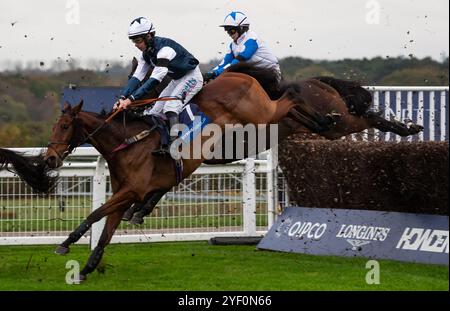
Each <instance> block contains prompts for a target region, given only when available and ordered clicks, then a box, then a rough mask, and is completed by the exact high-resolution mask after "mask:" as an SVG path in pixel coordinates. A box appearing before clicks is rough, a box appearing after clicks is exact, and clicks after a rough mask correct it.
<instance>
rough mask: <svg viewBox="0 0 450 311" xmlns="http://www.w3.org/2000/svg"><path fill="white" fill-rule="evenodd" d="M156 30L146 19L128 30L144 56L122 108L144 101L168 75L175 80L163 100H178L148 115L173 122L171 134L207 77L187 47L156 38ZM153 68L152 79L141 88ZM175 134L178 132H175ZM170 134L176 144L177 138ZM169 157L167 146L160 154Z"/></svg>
mask: <svg viewBox="0 0 450 311" xmlns="http://www.w3.org/2000/svg"><path fill="white" fill-rule="evenodd" d="M155 30H156V29H155V27H154V25H153V23H152V22H151V21H149V20H148V19H147V18H145V17H139V18H136V19H134V20H133V21H132V22H131V24H130V26H129V28H128V38H129V39H130V40H131V41H132V42H133V43H134V45H135V46H136V48H138V49H139V50H140V51H141V52H142V53H139V55H138V56H137V57H136V58H137V60H138V66H137V68H136V71H135V72H134V74H133V76H132V77H131V78H130V79H129V80H128V83H127V85H126V86H125V88H124V89H123V90H122V94H121V96H120V99H119V103H118V107H120V108H123V109H125V108H126V107H127V106H129V105H130V104H131V103H132V102H133V101H135V100H138V99H142V98H144V97H145V96H146V95H147V94H148V93H149V92H150V91H151V90H153V89H154V88H155V87H156V86H157V85H158V84H159V83H160V82H161V81H162V80H163V79H164V77H165V76H166V75H167V76H169V77H170V78H172V81H170V82H169V84H168V85H167V87H166V88H165V89H164V90H163V91H162V92H161V94H160V97H176V98H178V99H175V100H172V101H165V102H156V103H155V105H154V106H153V107H152V108H149V109H147V110H146V111H145V112H144V114H147V115H148V114H149V115H158V116H160V117H161V118H163V119H167V120H168V121H169V130H170V129H172V127H173V126H174V125H176V124H178V115H179V114H180V112H181V110H182V108H183V103H184V102H185V103H187V102H189V101H190V100H191V99H192V97H194V95H195V94H197V93H198V92H199V91H200V89H201V88H202V86H203V77H202V74H201V71H200V68H199V66H198V64H199V61H198V60H197V59H196V58H195V57H194V56H192V54H191V53H189V52H188V51H187V50H186V49H185V48H184V47H183V46H181V45H180V44H179V43H177V42H175V41H174V40H171V39H168V38H163V37H157V36H155ZM151 67H154V69H153V72H152V74H151V76H150V77H149V78H148V80H147V81H146V82H145V83H143V84H142V85H141V86H140V83H141V81H142V80H143V79H144V78H145V76H146V74H147V72H148V71H149V69H150V68H151ZM174 132H175V131H174ZM174 132H172V131H170V133H171V139H170V141H171V142H172V141H173V140H175V139H176V138H177V135H176V134H175V133H174ZM161 153H163V154H169V146H163V149H162V150H158V151H157V152H156V154H161Z"/></svg>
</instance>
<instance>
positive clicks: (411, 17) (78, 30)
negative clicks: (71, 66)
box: [0, 0, 449, 69]
mask: <svg viewBox="0 0 450 311" xmlns="http://www.w3.org/2000/svg"><path fill="white" fill-rule="evenodd" d="M232 10H240V11H243V12H245V13H246V14H247V15H248V18H249V19H250V21H251V28H252V29H253V30H255V31H256V32H257V33H258V34H259V35H260V37H262V38H263V39H264V41H265V42H266V44H267V45H269V46H270V47H271V48H272V50H273V51H274V52H275V54H276V55H277V56H278V57H280V58H281V57H286V56H302V57H306V58H312V59H341V58H363V57H368V58H370V57H374V56H383V57H386V56H392V57H395V56H399V55H403V56H405V57H408V55H410V54H413V55H415V56H417V57H420V58H422V57H426V56H431V57H432V58H434V59H437V60H441V58H442V56H443V55H445V56H446V55H448V53H449V1H448V0H428V1H424V0H421V1H419V0H339V1H336V0H314V1H312V0H241V1H231V0H229V1H226V0H208V1H206V0H158V1H154V0H126V1H107V0H39V1H35V0H0V69H4V68H5V66H11V64H9V65H8V62H15V61H18V60H22V61H24V62H27V61H34V63H36V64H39V62H41V61H42V62H44V63H45V65H44V66H43V68H48V67H49V66H50V64H51V62H52V61H53V60H56V59H58V57H59V58H60V59H63V60H65V59H67V58H69V56H68V55H69V54H70V58H76V59H80V60H81V61H82V62H83V63H84V65H86V64H87V61H88V59H90V58H95V59H105V60H118V61H121V60H122V61H124V60H126V61H127V62H128V61H129V59H130V58H131V57H132V56H133V55H134V54H135V53H137V50H136V48H134V46H133V45H132V44H130V42H129V40H128V39H127V35H126V33H127V28H128V25H129V23H130V21H131V20H132V19H133V18H135V17H137V16H146V17H148V18H149V19H151V20H152V21H153V22H154V24H155V25H156V28H157V35H159V36H163V37H170V38H172V39H175V40H176V41H178V42H179V43H181V44H182V45H184V46H185V47H186V48H187V49H188V50H189V51H191V53H192V54H194V55H195V56H196V57H197V58H198V59H199V60H200V61H201V62H207V61H209V60H211V59H213V58H221V57H222V55H223V53H224V52H225V51H226V46H227V44H228V42H229V40H230V39H229V37H228V36H227V35H226V33H225V32H224V31H223V30H222V28H219V27H218V25H219V24H220V23H221V22H222V21H223V18H224V17H225V15H227V14H228V13H229V12H230V11H232Z"/></svg>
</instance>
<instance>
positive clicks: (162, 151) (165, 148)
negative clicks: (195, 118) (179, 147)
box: [152, 111, 179, 156]
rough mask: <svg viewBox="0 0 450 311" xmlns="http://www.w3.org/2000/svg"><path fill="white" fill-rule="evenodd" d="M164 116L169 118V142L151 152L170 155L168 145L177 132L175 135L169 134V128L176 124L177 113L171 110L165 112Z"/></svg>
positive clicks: (156, 154) (174, 138) (176, 136)
mask: <svg viewBox="0 0 450 311" xmlns="http://www.w3.org/2000/svg"><path fill="white" fill-rule="evenodd" d="M166 117H167V119H168V120H169V135H170V139H169V144H168V145H161V147H160V148H159V149H157V150H154V151H153V152H152V154H153V155H155V156H170V146H171V145H172V143H173V141H174V140H176V139H177V138H178V133H177V134H175V135H172V134H171V129H172V127H173V126H175V125H177V124H178V123H179V121H178V114H177V113H175V112H172V111H169V112H167V113H166Z"/></svg>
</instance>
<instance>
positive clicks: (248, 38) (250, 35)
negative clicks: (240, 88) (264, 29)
mask: <svg viewBox="0 0 450 311" xmlns="http://www.w3.org/2000/svg"><path fill="white" fill-rule="evenodd" d="M219 27H223V28H224V30H225V31H226V32H227V33H228V35H229V36H230V37H231V39H233V41H232V42H231V43H230V45H229V49H228V53H227V54H226V55H225V57H224V59H223V60H222V62H221V63H220V64H219V65H218V66H217V67H215V68H213V69H212V70H211V71H209V72H207V73H206V74H205V75H204V80H205V81H207V80H210V79H213V78H216V77H217V76H218V75H220V74H221V73H222V72H223V71H224V70H225V69H226V68H228V67H229V66H231V65H234V64H236V63H238V62H241V61H245V62H248V63H250V64H253V65H255V66H256V67H260V68H268V69H273V70H274V71H275V72H276V73H277V75H278V78H279V79H280V78H281V72H280V66H279V64H278V59H277V57H276V56H275V55H274V54H273V53H272V52H271V51H270V49H269V48H268V47H267V46H266V45H265V43H264V42H263V41H262V40H261V39H259V37H258V35H257V34H256V33H255V32H254V31H251V30H249V29H250V21H249V19H248V17H247V16H246V15H245V14H244V13H242V12H235V11H234V12H231V13H230V14H228V15H227V16H226V17H225V20H224V22H223V24H222V25H220V26H219Z"/></svg>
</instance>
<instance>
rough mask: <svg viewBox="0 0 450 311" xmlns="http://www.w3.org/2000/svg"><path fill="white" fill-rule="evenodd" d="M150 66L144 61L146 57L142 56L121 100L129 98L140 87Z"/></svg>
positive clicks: (123, 91)
mask: <svg viewBox="0 0 450 311" xmlns="http://www.w3.org/2000/svg"><path fill="white" fill-rule="evenodd" d="M150 67H151V66H150V65H149V64H147V63H146V62H145V60H144V57H142V55H140V57H138V65H137V68H136V70H135V71H134V74H133V76H132V77H131V78H130V79H129V80H128V82H127V85H126V86H125V88H124V89H123V90H122V93H121V96H120V98H121V99H125V98H127V97H129V96H130V95H131V94H132V93H133V92H134V91H135V90H136V89H137V88H138V87H139V84H140V83H141V81H142V80H144V78H145V76H146V74H147V72H148V71H149V70H150Z"/></svg>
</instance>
